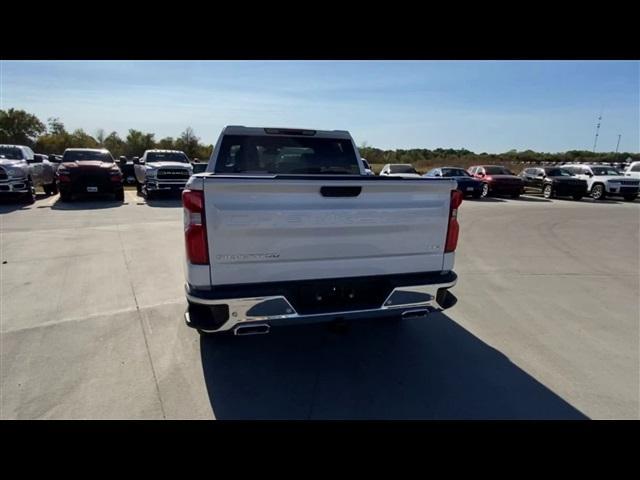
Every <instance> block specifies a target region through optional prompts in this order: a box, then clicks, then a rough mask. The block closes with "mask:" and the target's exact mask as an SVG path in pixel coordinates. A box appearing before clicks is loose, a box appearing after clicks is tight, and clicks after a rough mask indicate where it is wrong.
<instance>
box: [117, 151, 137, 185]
mask: <svg viewBox="0 0 640 480" xmlns="http://www.w3.org/2000/svg"><path fill="white" fill-rule="evenodd" d="M118 164H119V165H120V170H121V171H122V178H123V181H124V184H125V185H135V184H136V173H135V171H134V167H133V160H129V159H127V157H125V156H124V155H121V156H120V158H119V159H118Z"/></svg>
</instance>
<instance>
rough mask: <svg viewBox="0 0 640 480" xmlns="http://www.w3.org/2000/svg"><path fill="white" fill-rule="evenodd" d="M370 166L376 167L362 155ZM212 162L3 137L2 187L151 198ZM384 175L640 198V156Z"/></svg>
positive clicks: (470, 188)
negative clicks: (127, 190) (46, 148)
mask: <svg viewBox="0 0 640 480" xmlns="http://www.w3.org/2000/svg"><path fill="white" fill-rule="evenodd" d="M362 164H363V167H364V174H365V175H367V176H371V175H374V173H373V171H372V169H371V166H370V165H369V163H368V162H367V160H366V159H364V158H362ZM206 168H207V163H199V162H197V163H193V162H192V161H191V160H189V158H188V157H187V155H186V154H185V153H184V152H182V151H179V150H161V149H152V150H147V151H145V152H144V154H143V156H142V157H140V158H138V157H133V158H132V159H128V158H127V157H124V156H121V157H120V158H119V162H117V163H116V161H115V160H114V158H113V156H112V155H111V153H110V152H109V151H108V150H106V149H87V148H69V149H67V150H65V152H64V154H63V155H41V154H36V153H34V152H33V151H32V150H31V149H30V148H29V147H26V146H23V145H0V194H2V193H6V194H17V195H19V196H21V197H23V198H24V199H25V200H26V201H27V202H29V203H33V202H34V201H35V189H36V188H37V187H42V188H43V190H44V192H45V194H47V195H51V194H56V193H58V191H59V192H60V196H61V200H62V201H70V200H72V199H73V197H74V196H76V195H79V194H92V193H109V194H113V195H114V196H115V197H116V199H120V200H124V185H135V186H136V189H137V191H138V193H139V194H140V195H143V196H144V197H145V198H151V197H152V196H153V195H155V194H157V193H160V192H178V191H181V190H183V189H184V188H185V185H186V183H187V181H188V179H189V178H190V177H191V176H192V175H193V174H195V173H200V172H203V171H205V170H206ZM380 176H386V177H405V178H419V177H428V178H429V177H431V178H438V177H439V178H452V179H455V180H456V182H457V185H458V190H460V191H461V192H462V194H463V196H470V197H473V198H483V197H487V196H490V195H506V196H509V197H511V198H518V197H519V196H520V195H521V194H522V193H525V192H536V193H541V194H542V195H543V196H544V197H545V198H553V197H570V198H573V199H574V200H580V199H582V198H583V197H584V196H587V195H590V196H591V197H592V198H593V199H594V200H602V199H604V198H606V197H622V198H624V199H625V200H627V201H634V200H635V199H636V198H637V196H638V192H639V188H640V162H633V163H631V164H630V165H629V166H628V167H627V168H626V169H625V171H624V172H620V171H619V170H618V169H616V168H615V167H613V166H607V165H603V164H578V163H576V164H564V165H562V166H552V165H546V166H540V165H536V166H532V167H527V168H524V169H523V170H522V172H521V173H520V174H519V175H515V174H514V173H513V172H512V171H510V170H509V169H508V168H506V167H504V166H501V165H473V166H471V167H469V168H468V169H467V170H465V169H464V168H461V167H456V166H447V167H438V168H433V169H431V170H429V171H428V172H427V173H425V174H424V175H421V174H420V173H419V172H418V171H417V170H416V169H415V168H414V167H413V166H412V165H411V164H387V165H384V166H383V168H382V170H381V171H380Z"/></svg>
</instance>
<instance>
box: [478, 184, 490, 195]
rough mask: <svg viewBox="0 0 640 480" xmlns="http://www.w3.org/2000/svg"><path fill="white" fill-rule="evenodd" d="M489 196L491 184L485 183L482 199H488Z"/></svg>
mask: <svg viewBox="0 0 640 480" xmlns="http://www.w3.org/2000/svg"><path fill="white" fill-rule="evenodd" d="M488 195H489V184H488V183H483V184H482V191H481V192H480V196H481V197H482V198H484V197H486V196H488Z"/></svg>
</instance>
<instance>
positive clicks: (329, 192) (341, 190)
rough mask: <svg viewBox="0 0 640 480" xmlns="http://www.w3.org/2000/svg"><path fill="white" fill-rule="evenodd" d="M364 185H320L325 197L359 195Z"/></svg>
mask: <svg viewBox="0 0 640 480" xmlns="http://www.w3.org/2000/svg"><path fill="white" fill-rule="evenodd" d="M361 191H362V187H320V193H321V194H322V196H323V197H357V196H358V195H360V192H361Z"/></svg>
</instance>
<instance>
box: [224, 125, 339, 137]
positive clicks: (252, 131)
mask: <svg viewBox="0 0 640 480" xmlns="http://www.w3.org/2000/svg"><path fill="white" fill-rule="evenodd" d="M222 134H223V135H252V136H257V135H280V136H288V137H289V136H292V135H300V136H307V137H320V138H345V139H347V138H348V139H350V138H351V135H350V134H349V132H348V131H346V130H314V129H308V128H289V127H287V128H285V127H245V126H242V125H228V126H226V127H224V129H223V130H222Z"/></svg>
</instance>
